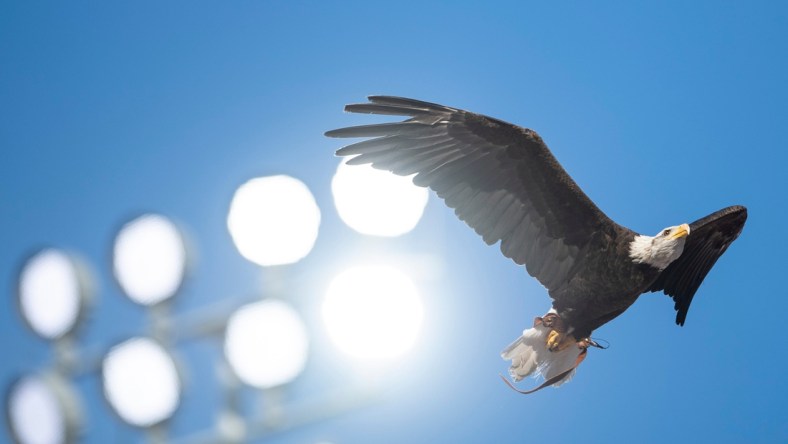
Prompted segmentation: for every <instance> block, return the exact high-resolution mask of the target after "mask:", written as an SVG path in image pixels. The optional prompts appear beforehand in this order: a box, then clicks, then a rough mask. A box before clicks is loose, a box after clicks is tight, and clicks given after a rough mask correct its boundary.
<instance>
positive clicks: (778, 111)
mask: <svg viewBox="0 0 788 444" xmlns="http://www.w3.org/2000/svg"><path fill="white" fill-rule="evenodd" d="M786 54H788V8H786V6H785V5H784V4H783V3H782V2H655V3H649V4H642V3H641V4H638V5H637V6H635V5H633V3H632V2H574V1H571V2H560V4H559V3H556V4H553V3H550V4H547V3H544V2H508V3H507V2H503V3H496V4H491V3H482V2H479V3H472V2H445V3H440V2H431V3H426V2H397V3H396V4H394V3H389V4H385V5H384V4H379V5H373V4H371V2H359V3H344V4H342V5H335V4H329V3H328V2H313V3H304V2H281V3H274V2H234V3H232V4H230V5H228V4H222V5H219V4H218V3H210V2H191V1H190V2H168V3H166V4H162V3H160V2H134V3H133V4H130V3H124V4H121V3H111V4H110V3H107V2H102V3H82V2H69V3H52V4H45V3H43V2H10V1H7V2H3V3H2V5H0V205H2V209H1V210H0V245H2V249H0V288H2V289H4V290H3V291H4V293H3V297H2V299H0V300H1V301H2V304H3V305H2V307H3V308H1V309H0V347H2V348H0V349H2V350H4V352H3V354H4V356H3V359H2V360H0V382H1V383H3V384H6V383H7V382H8V381H9V380H10V378H12V377H13V376H15V375H19V374H21V373H24V372H26V371H29V370H33V369H36V368H41V367H43V366H45V365H46V364H47V363H48V362H51V360H52V356H53V355H52V351H51V350H50V349H49V348H48V347H47V346H46V345H45V344H44V343H43V342H42V341H41V340H39V339H37V338H35V337H33V336H32V334H30V333H29V332H28V331H27V330H26V329H25V328H24V325H23V323H22V321H21V320H20V319H19V317H18V316H17V314H16V311H15V310H16V308H15V302H14V292H13V288H14V285H15V280H16V274H17V271H18V267H19V263H20V261H21V260H22V258H24V257H25V255H26V254H28V253H29V252H30V251H31V250H32V249H34V248H36V247H38V246H41V245H54V246H60V247H63V248H66V249H69V250H71V251H75V252H77V253H79V254H81V255H82V256H83V257H84V258H85V259H86V260H87V261H88V262H89V263H90V264H91V265H92V267H93V269H94V273H95V276H96V279H97V284H98V290H99V291H98V296H99V297H98V300H97V303H96V305H95V307H94V310H93V312H92V315H91V316H90V318H89V319H88V323H87V325H86V326H85V328H84V329H83V331H82V335H81V337H80V343H82V344H84V345H85V346H86V347H89V348H91V349H97V350H102V349H105V348H106V347H108V346H109V345H110V344H112V343H113V342H115V341H117V340H119V339H121V338H123V337H126V336H128V335H130V334H133V333H137V332H141V331H144V328H145V320H146V316H145V313H144V312H143V311H142V310H141V309H139V308H138V307H136V306H134V305H133V304H131V303H130V302H129V301H127V300H125V299H124V298H123V297H122V296H121V294H120V291H119V290H118V289H117V287H116V285H115V284H114V282H113V281H112V278H111V276H110V266H109V250H110V245H111V241H112V238H113V236H114V233H115V231H116V230H117V228H118V227H119V226H120V224H122V223H123V222H125V221H126V220H128V219H129V218H130V217H131V216H133V215H135V214H139V213H140V212H143V211H156V212H161V213H163V214H165V215H168V216H170V217H172V218H173V219H175V220H177V221H179V222H180V223H182V224H183V225H184V226H185V227H186V228H187V230H188V234H189V236H190V238H191V239H192V241H193V244H194V246H195V249H196V252H197V256H196V261H195V268H194V270H193V273H192V275H191V277H190V279H189V281H188V282H187V284H186V285H185V287H184V289H183V290H184V291H183V294H181V295H180V296H181V298H180V300H179V301H178V302H177V304H176V306H175V307H174V310H175V311H176V312H178V313H181V312H183V313H186V312H189V311H191V310H197V309H199V308H201V307H207V306H210V305H211V304H214V303H218V302H221V301H224V300H230V299H233V298H237V297H248V296H249V295H252V294H255V293H257V292H259V288H261V282H263V281H265V279H266V278H267V277H269V276H268V275H266V274H263V273H261V271H260V270H259V268H258V267H256V266H254V265H252V264H251V263H249V262H247V261H245V260H244V259H243V258H242V257H241V256H240V255H239V254H238V253H237V251H236V250H235V248H234V246H233V245H232V242H231V240H230V237H229V234H228V233H227V230H226V225H225V224H226V222H225V221H226V215H227V209H228V205H229V202H230V198H231V196H232V193H233V192H234V191H235V189H236V188H237V187H238V186H239V185H240V184H242V183H243V182H245V181H246V180H248V179H250V178H252V177H256V176H260V175H268V174H280V173H283V174H289V175H292V176H294V177H297V178H299V179H300V180H302V181H304V182H305V183H306V184H307V185H308V186H309V187H310V189H311V190H312V192H313V193H314V195H315V197H316V199H317V202H318V205H319V206H320V208H321V211H322V216H323V221H322V225H321V228H320V235H319V237H318V241H317V244H316V246H315V249H314V250H313V252H312V254H310V256H308V257H307V258H306V259H305V260H303V261H302V262H300V263H298V264H297V265H294V266H292V267H289V268H288V269H287V270H285V274H286V276H287V277H288V278H289V279H292V282H293V284H292V285H291V286H289V287H288V288H289V289H291V290H292V292H293V293H294V295H293V296H292V298H293V303H294V304H295V305H296V306H298V307H299V308H300V309H301V310H302V312H303V313H304V316H305V318H306V319H307V321H308V323H309V328H310V331H311V332H312V334H313V337H314V338H313V345H312V347H313V348H312V350H313V351H312V356H311V357H310V363H309V364H308V366H307V369H306V371H305V373H304V374H303V375H302V376H301V378H299V380H298V381H297V382H296V383H295V384H294V386H293V387H291V388H290V390H289V393H287V395H288V396H292V397H293V399H300V397H303V398H307V397H309V396H311V395H313V394H320V393H323V392H324V391H327V390H331V389H338V390H341V389H342V387H344V385H343V384H346V383H347V382H348V380H350V379H352V378H351V377H349V376H348V375H349V374H350V373H348V369H347V364H345V363H343V362H342V359H341V358H339V357H337V356H336V355H337V353H338V352H337V351H336V350H335V349H333V348H332V346H331V344H330V343H329V342H328V341H327V340H326V339H325V338H324V337H323V336H324V335H325V331H324V329H323V327H322V324H321V322H320V319H319V304H320V301H321V300H322V296H323V292H324V290H325V287H326V285H327V282H328V281H329V280H330V278H331V276H332V275H333V274H334V273H336V272H338V271H341V270H342V269H343V267H345V266H347V265H350V264H354V263H359V262H366V261H370V260H373V261H374V260H377V259H380V258H381V257H382V256H383V255H386V254H394V255H400V256H401V257H429V258H433V259H435V258H437V260H438V261H439V263H440V264H442V265H441V267H440V270H441V271H440V272H439V273H432V274H431V273H423V274H422V275H420V276H419V278H418V280H419V282H418V284H419V285H420V286H421V288H422V291H423V298H424V303H425V307H426V314H425V322H426V326H425V328H424V331H423V335H422V338H421V340H420V342H419V343H418V345H417V347H416V348H415V349H414V350H413V352H412V353H410V354H409V355H408V356H407V357H406V358H404V359H403V360H402V361H401V362H399V363H397V364H395V365H392V366H391V367H390V368H385V369H383V368H381V369H377V370H376V375H377V376H378V377H379V378H381V380H382V381H383V383H384V386H385V387H386V390H385V395H384V396H383V398H382V399H381V401H380V402H377V403H375V404H374V405H372V406H369V407H367V408H364V409H361V410H358V411H354V412H352V413H348V414H346V415H343V416H341V417H338V418H334V419H330V420H326V421H323V422H320V423H318V424H315V425H311V426H308V427H303V428H300V429H298V430H296V431H294V432H293V433H290V434H281V435H276V436H274V437H273V438H272V439H271V440H270V442H277V443H310V442H319V441H330V442H333V443H336V444H345V443H369V442H413V443H416V442H425V443H426V442H535V441H545V440H548V441H551V442H580V441H585V442H616V441H638V442H742V441H746V442H778V441H786V440H788V413H786V409H785V405H784V403H785V400H786V399H787V398H788V389H786V385H785V381H784V379H785V378H784V375H783V374H784V366H785V364H786V359H785V357H784V353H783V352H782V348H783V347H782V342H781V338H782V337H783V330H784V329H783V325H784V313H786V311H788V302H787V301H788V299H787V298H786V297H785V296H786V293H785V288H784V285H782V282H783V275H784V272H785V271H784V267H785V265H786V263H787V262H786V259H785V256H784V254H785V252H786V251H788V242H786V237H785V235H784V230H785V222H784V221H785V219H786V210H785V202H786V198H785V195H784V193H785V191H786V190H788V178H786V174H785V171H784V169H785V164H786V160H788V156H787V155H786V141H785V140H786V139H785V128H786V122H787V121H788V112H787V111H788V110H787V109H786V103H788V87H787V86H786V83H785V79H786V78H788V60H787V59H786ZM368 94H391V95H402V96H409V97H414V98H420V99H424V100H429V101H435V102H439V103H445V104H447V105H451V106H455V107H460V108H465V109H469V110H473V111H477V112H481V113H485V114H488V115H492V116H495V117H498V118H501V119H503V120H507V121H511V122H513V123H517V124H520V125H523V126H527V127H530V128H532V129H534V130H536V131H537V132H539V133H540V134H541V135H542V137H543V138H544V139H545V141H546V142H547V143H548V145H549V146H550V147H551V149H552V150H553V152H554V154H555V155H556V157H557V158H558V159H559V160H560V161H561V162H562V164H563V165H564V166H565V168H566V169H567V170H568V171H569V173H570V174H571V175H572V176H573V177H574V178H575V180H576V181H577V182H578V183H579V184H580V185H581V186H582V187H583V189H584V190H585V191H586V193H587V194H589V196H590V197H591V198H592V199H594V200H595V201H596V202H597V204H598V205H599V206H600V207H601V208H602V209H603V210H604V211H606V212H607V214H609V215H610V216H611V217H612V218H614V219H615V220H617V221H618V222H620V223H622V224H624V225H626V226H629V227H631V228H633V229H635V230H636V231H640V232H645V233H655V232H657V231H658V230H659V229H661V228H663V227H665V226H667V225H675V224H678V223H682V222H691V221H693V220H695V219H697V218H699V217H701V216H704V215H706V214H708V213H710V212H712V211H715V210H717V209H719V208H722V207H724V206H727V205H731V204H743V205H746V206H747V207H748V208H749V220H748V222H747V226H746V227H745V229H744V232H743V234H742V236H741V237H740V238H739V240H738V241H737V242H736V243H735V244H733V246H732V247H731V248H730V249H729V250H728V252H727V253H726V254H725V256H724V257H723V258H722V259H721V260H720V261H719V262H718V264H717V265H716V267H715V268H714V269H713V270H712V272H711V273H710V275H709V276H708V277H707V279H706V281H705V282H704V284H703V285H702V286H701V288H700V290H699V292H698V294H697V295H696V297H695V300H694V302H693V305H692V309H691V310H690V312H689V316H688V318H687V323H686V326H685V327H683V328H679V327H677V326H675V325H674V323H673V319H674V313H673V308H672V302H671V301H670V300H669V299H668V298H667V297H666V296H664V295H658V294H649V295H645V296H643V297H642V298H641V299H640V300H639V301H638V303H636V304H635V305H634V306H633V307H632V308H631V309H630V310H629V311H627V313H626V314H625V315H623V316H621V317H620V318H618V319H616V320H615V322H613V323H611V324H609V325H606V326H604V327H603V328H601V329H600V330H598V331H597V333H596V336H598V337H601V338H604V339H606V340H607V341H609V342H610V343H611V347H610V348H609V349H608V350H605V351H599V350H591V352H590V355H589V357H588V358H587V359H586V361H585V362H584V363H583V365H582V366H581V368H580V370H579V372H578V374H577V376H576V377H575V379H574V380H573V381H572V382H571V383H569V384H567V385H565V386H563V387H561V388H560V389H549V390H544V391H542V392H540V393H537V394H535V395H532V396H530V397H523V396H520V395H517V394H514V393H512V392H511V391H510V390H509V389H507V388H506V387H505V386H504V385H503V384H502V383H501V382H500V381H499V380H498V376H497V375H498V373H500V372H504V371H505V369H506V363H504V362H503V361H502V360H500V358H499V356H498V353H499V351H500V350H501V349H502V348H503V346H505V345H506V344H508V343H509V342H510V341H511V340H512V339H514V338H515V337H516V336H517V335H518V334H519V332H520V331H522V329H523V327H525V326H528V325H529V324H530V323H531V321H532V318H533V316H535V315H540V314H542V313H544V312H545V311H546V310H547V309H548V308H549V302H548V298H547V296H546V293H545V291H544V290H543V289H542V288H541V287H540V286H539V285H538V284H537V283H536V282H535V281H534V280H533V279H531V278H530V277H529V276H528V275H527V274H526V273H525V272H524V271H523V270H522V269H521V268H518V267H517V266H515V265H514V264H513V263H511V262H510V261H508V260H507V259H505V258H503V257H502V256H501V255H500V253H499V252H498V251H497V249H496V248H494V247H487V246H485V245H484V243H483V242H482V241H481V240H480V239H478V238H477V236H476V235H475V234H474V233H473V232H472V230H470V229H468V228H467V227H466V226H464V225H463V224H462V223H461V222H459V221H457V220H456V219H455V218H454V216H453V214H452V213H451V211H449V210H447V209H446V208H444V207H443V204H442V203H441V202H440V201H438V200H437V199H434V198H433V199H431V200H430V202H429V204H428V207H427V211H426V213H425V216H424V219H423V220H422V222H421V224H420V225H419V226H418V227H417V228H416V229H415V230H414V231H413V232H411V233H410V234H408V235H405V236H403V237H400V238H395V239H370V238H365V237H363V236H361V235H357V234H355V233H354V232H352V231H351V230H350V229H349V228H347V227H346V226H344V225H343V223H342V222H341V221H340V220H339V218H338V216H337V214H336V211H335V210H334V208H333V203H332V201H331V195H330V180H331V176H332V174H333V172H334V169H335V168H336V164H337V159H336V158H334V157H333V154H332V153H333V151H334V150H335V149H336V148H338V147H339V144H338V142H337V141H336V140H329V139H326V138H324V137H323V136H322V134H323V132H324V131H326V130H328V129H332V128H336V127H340V126H347V125H352V124H357V123H363V122H368V121H369V119H368V118H366V116H351V115H346V114H343V113H342V111H341V110H342V106H343V105H344V104H346V103H349V102H357V101H361V100H363V98H364V97H365V96H366V95H368ZM181 355H182V362H183V365H184V367H185V369H186V374H187V376H188V378H187V384H188V385H187V394H186V398H185V399H184V402H183V406H182V409H181V410H180V411H179V412H178V413H177V415H176V417H175V418H174V420H173V423H172V427H171V430H170V435H171V436H173V437H179V436H187V435H191V434H193V433H196V432H199V431H200V430H203V429H205V428H206V427H210V425H211V424H212V422H213V420H214V416H215V414H216V405H217V404H218V403H219V402H220V398H221V395H220V392H219V388H218V385H217V383H216V382H215V381H214V379H215V378H214V376H213V373H212V364H211V363H212V362H213V361H214V360H215V359H216V358H217V357H218V347H217V346H216V344H213V343H199V344H189V345H187V346H185V347H184V348H183V350H181ZM76 384H77V387H78V389H79V392H80V395H81V397H82V398H83V401H84V403H85V410H86V427H85V441H86V442H89V443H99V442H138V441H140V440H141V439H142V438H143V436H142V435H141V434H140V433H139V432H137V431H136V430H134V429H131V428H129V427H127V426H124V425H122V424H121V423H119V422H118V421H117V420H116V419H115V417H113V416H112V415H110V414H109V413H108V411H107V408H106V406H105V404H104V402H103V401H102V400H101V396H100V387H99V385H98V383H97V382H96V378H82V379H80V380H79V381H76Z"/></svg>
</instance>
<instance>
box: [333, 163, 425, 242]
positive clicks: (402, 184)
mask: <svg viewBox="0 0 788 444" xmlns="http://www.w3.org/2000/svg"><path fill="white" fill-rule="evenodd" d="M346 162H347V161H343V162H340V164H339V166H338V167H337V172H336V174H335V175H334V178H333V179H332V180H331V191H332V192H333V195H334V204H335V205H336V208H337V212H338V213H339V217H340V218H341V219H342V221H344V222H345V223H346V224H347V225H348V226H350V228H353V229H354V230H356V231H358V232H359V233H362V234H370V235H376V236H399V235H402V234H405V233H407V232H409V231H411V230H412V229H413V228H414V227H415V226H416V224H418V223H419V220H420V219H421V216H422V215H423V214H424V207H425V206H426V205H427V198H428V195H429V194H428V192H427V189H426V188H422V187H419V186H416V185H414V184H413V182H412V179H411V178H410V177H402V176H397V175H395V174H392V173H390V172H388V171H382V170H377V169H374V168H372V167H371V166H370V165H347V163H346Z"/></svg>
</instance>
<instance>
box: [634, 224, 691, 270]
mask: <svg viewBox="0 0 788 444" xmlns="http://www.w3.org/2000/svg"><path fill="white" fill-rule="evenodd" d="M689 233H690V227H689V225H687V224H681V225H677V226H675V227H667V228H665V229H664V230H662V231H660V232H659V233H658V234H657V235H656V236H644V235H638V236H635V240H633V241H632V243H631V244H629V257H631V258H632V261H633V262H635V263H636V264H648V265H651V266H652V267H654V268H657V269H659V270H664V269H665V268H666V267H667V266H668V265H670V263H671V262H673V261H675V260H676V259H678V258H679V256H681V253H682V252H683V251H684V242H685V241H686V240H687V235H689Z"/></svg>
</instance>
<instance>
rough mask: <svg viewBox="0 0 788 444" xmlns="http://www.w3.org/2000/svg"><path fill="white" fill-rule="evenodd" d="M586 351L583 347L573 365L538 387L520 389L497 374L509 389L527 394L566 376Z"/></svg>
mask: <svg viewBox="0 0 788 444" xmlns="http://www.w3.org/2000/svg"><path fill="white" fill-rule="evenodd" d="M587 353H588V348H585V347H584V348H583V350H582V351H581V352H580V354H579V355H577V359H575V364H574V365H573V366H571V367H569V369H567V370H565V371H563V372H561V373H560V374H558V375H555V376H553V377H552V378H550V379H548V380H547V381H545V382H543V383H542V384H541V385H540V386H539V387H536V388H534V389H531V390H520V389H518V388H517V387H515V386H514V384H512V383H511V381H509V380H508V379H506V378H505V377H504V376H503V375H500V374H499V375H498V376H500V377H501V379H502V380H503V382H505V383H506V385H508V386H509V388H510V389H512V390H514V391H515V392H517V393H521V394H523V395H528V394H531V393H534V392H538V391H539V390H542V389H543V388H545V387H547V386H550V385H553V384H556V383H558V382H560V381H561V380H562V379H564V378H566V377H567V376H568V375H569V373H571V372H572V370H574V369H576V368H577V367H578V366H579V365H580V363H581V362H583V359H585V358H586V354H587Z"/></svg>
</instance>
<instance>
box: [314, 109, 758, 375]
mask: <svg viewBox="0 0 788 444" xmlns="http://www.w3.org/2000/svg"><path fill="white" fill-rule="evenodd" d="M345 110H346V111H348V112H353V113H367V114H382V115H395V116H407V117H409V118H408V119H407V120H404V121H402V122H394V123H383V124H373V125H363V126H355V127H349V128H342V129H337V130H333V131H328V132H327V133H326V135H327V136H329V137H363V138H367V140H364V141H361V142H357V143H353V144H351V145H348V146H346V147H344V148H341V149H340V150H338V151H337V155H339V156H354V157H352V158H350V159H349V160H348V162H347V163H348V164H351V165H355V164H371V165H372V166H373V167H375V168H379V169H383V170H388V171H392V172H393V173H395V174H399V175H411V174H415V176H414V177H413V182H414V183H415V184H416V185H420V186H425V187H429V188H431V189H432V190H434V191H435V192H436V193H437V195H438V196H439V197H441V198H442V199H443V200H444V201H445V202H446V204H447V205H448V206H449V207H451V208H453V209H454V212H455V213H456V214H457V216H458V217H459V218H460V219H462V220H463V221H465V222H466V223H467V224H468V225H469V226H471V227H472V228H473V229H474V230H475V231H476V232H477V233H478V234H479V235H480V236H482V238H483V239H484V241H485V242H486V243H487V244H490V245H491V244H494V243H496V242H498V241H500V248H501V252H502V253H503V254H504V255H505V256H506V257H508V258H511V259H512V260H513V261H514V262H516V263H517V264H520V265H524V266H525V268H526V270H527V271H528V273H529V274H530V275H531V276H533V277H534V278H536V279H537V280H538V281H539V282H540V283H541V284H542V285H544V286H545V287H546V288H547V290H548V293H549V295H550V297H551V298H552V300H553V308H552V309H551V310H550V312H549V313H548V314H547V315H545V316H543V317H537V318H536V320H535V321H534V326H533V327H532V328H529V329H527V330H525V331H524V332H523V335H522V336H521V337H520V338H518V339H517V340H515V341H514V342H513V343H512V344H511V345H510V346H508V347H507V348H506V349H505V350H504V351H503V353H502V356H503V358H504V359H507V360H511V361H512V364H511V367H510V369H509V373H510V375H511V376H512V378H513V379H514V380H515V381H519V380H521V379H522V378H524V377H526V376H529V375H532V374H535V373H538V374H540V375H541V376H543V377H544V379H545V381H546V384H549V385H560V384H561V383H563V382H565V381H566V380H568V379H569V378H570V377H571V376H572V374H573V373H574V369H575V367H576V366H577V365H578V364H579V362H580V361H581V360H582V358H583V357H584V356H585V349H586V348H587V347H588V346H589V345H592V344H594V342H593V341H592V340H591V339H590V336H591V333H592V332H593V331H594V330H595V329H596V328H598V327H600V326H601V325H603V324H605V323H606V322H608V321H610V320H612V319H613V318H615V317H616V316H618V315H620V314H621V313H623V312H624V311H625V310H626V309H627V308H628V307H629V306H630V305H632V303H634V302H635V300H637V298H638V296H640V294H642V293H644V292H650V291H664V292H665V294H667V295H669V296H671V297H672V298H673V300H674V302H675V308H676V311H677V315H676V323H677V324H680V325H683V324H684V321H685V319H686V316H687V310H688V309H689V305H690V302H691V301H692V298H693V296H694V295H695V292H696V291H697V290H698V287H699V286H700V284H701V282H703V279H704V278H705V277H706V275H707V274H708V272H709V270H711V267H712V266H713V265H714V263H715V262H716V261H717V259H719V257H720V256H721V255H722V254H723V253H724V252H725V250H726V249H727V248H728V246H729V245H730V244H731V242H733V241H734V240H735V239H736V238H737V237H738V235H739V233H741V230H742V228H743V226H744V222H745V220H746V219H747V210H746V208H744V207H743V206H731V207H728V208H724V209H722V210H719V211H717V212H715V213H712V214H710V215H708V216H706V217H704V218H701V219H699V220H697V221H695V222H692V223H691V224H686V223H685V224H680V225H676V226H672V227H668V228H665V229H664V230H661V231H660V232H659V233H657V234H656V235H654V236H647V235H642V234H638V233H636V232H634V231H632V230H630V229H629V228H626V227H623V226H621V225H619V224H617V223H616V222H614V221H613V220H611V219H610V218H609V217H608V216H607V215H606V214H605V213H603V212H602V211H601V210H600V209H599V208H598V207H597V206H596V205H595V204H594V202H593V201H591V199H589V198H588V196H586V194H585V193H584V192H583V191H582V190H581V189H580V187H579V186H578V185H577V184H576V183H575V181H574V180H572V178H571V177H570V176H569V175H568V174H567V172H566V171H565V170H564V169H563V168H562V167H561V165H560V164H559V163H558V161H557V160H556V159H555V157H554V156H553V154H552V153H551V152H550V150H549V149H548V148H547V145H545V143H544V142H543V141H542V138H541V137H539V135H538V134H536V132H534V131H532V130H530V129H526V128H521V127H519V126H515V125H512V124H510V123H506V122H503V121H501V120H498V119H494V118H491V117H486V116H483V115H480V114H475V113H471V112H468V111H464V110H461V109H456V108H451V107H447V106H443V105H438V104H435V103H429V102H423V101H419V100H413V99H406V98H401V97H390V96H371V97H369V103H363V104H353V105H347V106H346V107H345Z"/></svg>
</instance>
